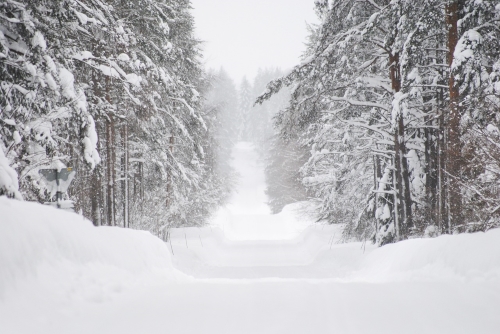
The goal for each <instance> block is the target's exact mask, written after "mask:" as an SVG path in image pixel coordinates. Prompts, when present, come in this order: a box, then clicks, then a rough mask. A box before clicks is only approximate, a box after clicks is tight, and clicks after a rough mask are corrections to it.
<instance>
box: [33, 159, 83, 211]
mask: <svg viewBox="0 0 500 334" xmlns="http://www.w3.org/2000/svg"><path fill="white" fill-rule="evenodd" d="M38 173H39V174H40V175H41V176H42V178H43V181H44V183H45V185H46V186H47V189H48V190H49V191H50V193H51V195H52V196H54V194H55V195H56V201H57V207H58V208H61V201H62V194H64V193H65V192H66V191H68V188H69V186H70V185H71V182H72V181H73V179H74V178H75V175H76V169H74V168H71V167H68V168H61V169H40V170H39V171H38Z"/></svg>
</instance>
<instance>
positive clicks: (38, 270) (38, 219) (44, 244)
mask: <svg viewBox="0 0 500 334" xmlns="http://www.w3.org/2000/svg"><path fill="white" fill-rule="evenodd" d="M158 275H159V276H160V277H162V278H167V279H170V278H173V277H174V269H173V267H172V262H171V259H170V254H169V249H168V248H167V247H166V246H165V244H164V243H163V242H162V241H161V240H159V239H158V238H156V237H154V236H152V235H151V234H149V233H148V232H142V231H135V230H127V229H121V228H115V227H99V228H96V227H94V226H93V225H92V223H91V222H90V221H88V220H85V219H84V218H83V217H82V216H80V215H77V214H74V213H70V212H65V211H62V210H57V209H54V208H52V207H47V206H43V205H40V204H37V203H30V202H21V201H16V200H10V199H7V198H6V197H0V299H1V298H2V296H3V295H4V294H5V293H6V292H10V291H14V290H18V289H16V288H15V286H16V285H17V286H22V287H24V286H25V284H23V283H26V282H31V284H32V283H34V282H35V283H36V284H40V285H42V286H45V288H46V289H49V290H52V288H54V289H55V290H54V291H59V290H60V289H61V288H64V289H66V290H68V291H70V290H79V291H80V292H81V293H83V294H87V297H90V298H100V297H102V294H105V293H106V291H104V290H106V289H108V288H109V289H111V290H117V289H118V290H119V289H121V288H123V287H124V286H126V285H128V284H133V283H134V282H139V280H141V279H142V278H144V277H152V276H154V277H158ZM85 290H87V291H85ZM90 292H91V293H90ZM89 293H90V294H91V295H92V296H89V295H88V294H89Z"/></svg>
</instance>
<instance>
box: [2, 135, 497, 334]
mask: <svg viewBox="0 0 500 334" xmlns="http://www.w3.org/2000/svg"><path fill="white" fill-rule="evenodd" d="M234 158H235V159H234V164H235V167H236V168H237V170H238V171H239V173H240V174H241V182H240V184H239V188H238V192H237V193H236V194H235V195H234V196H233V198H232V200H231V203H230V204H229V205H228V206H227V207H225V208H223V209H221V210H220V212H219V213H218V215H217V216H216V217H215V218H214V221H213V224H212V226H210V227H205V228H181V229H175V230H173V231H171V241H170V243H169V244H167V245H166V246H165V244H163V243H162V242H160V241H159V240H157V239H155V238H154V237H152V236H150V235H148V234H146V233H141V232H136V231H129V230H123V229H117V228H99V229H95V228H93V227H92V226H90V224H87V225H85V224H84V223H83V222H82V221H81V218H79V217H78V216H76V215H70V214H66V213H64V214H60V213H59V212H57V219H54V216H51V219H50V221H49V219H47V220H46V221H37V222H36V224H35V225H33V224H31V223H29V221H30V219H31V220H33V219H34V218H33V215H34V214H33V213H30V211H31V212H35V211H36V212H35V213H36V217H43V216H44V215H47V214H51V215H55V214H54V211H53V210H54V209H51V208H45V207H40V206H37V205H35V204H29V205H28V204H25V203H19V202H12V201H9V200H6V199H0V211H2V210H3V211H2V212H7V213H9V212H11V213H12V214H11V216H9V215H8V214H7V221H8V222H9V221H12V223H10V225H9V224H6V225H3V224H0V241H1V242H3V243H1V242H0V333H2V334H4V333H5V334H17V333H30V334H32V333H50V334H54V333H56V334H57V333H61V334H63V333H71V334H73V333H75V334H78V333H82V334H83V333H85V334H88V333H119V334H128V333H148V334H156V333H169V334H180V333H186V334H191V333H192V334H195V333H203V334H205V333H206V334H211V333H214V334H247V333H248V334H266V333H269V334H285V333H286V334H299V333H300V334H309V333H310V334H323V333H328V334H330V333H335V334H342V333H370V334H372V333H373V334H374V333H384V334H388V333H398V334H405V333H418V334H422V333H425V334H428V333H453V334H459V333H464V334H466V333H467V334H469V333H478V334H490V333H491V334H493V333H495V334H496V333H498V332H499V328H500V316H499V314H500V231H490V232H488V233H478V234H475V235H459V236H443V237H440V238H437V239H420V240H410V241H406V242H401V243H398V244H395V245H389V246H385V247H383V248H375V247H374V246H372V245H369V244H362V243H348V244H340V243H338V242H337V241H338V239H339V237H340V228H339V227H336V226H323V225H317V224H314V225H312V224H311V221H309V220H308V218H307V211H308V210H310V207H308V206H307V205H305V204H303V203H302V204H300V203H299V204H295V205H292V206H288V207H286V208H285V210H284V211H283V212H282V213H281V214H279V215H274V216H273V215H271V214H270V212H269V209H268V208H267V206H266V205H265V200H266V198H265V194H264V189H265V183H264V174H263V169H262V166H261V165H260V164H259V163H258V159H257V155H256V153H255V151H254V150H253V148H252V147H251V145H249V144H246V143H240V144H238V145H237V147H236V150H235V154H234ZM21 209H24V210H23V213H22V214H20V213H19V212H20V211H21ZM50 210H52V211H50ZM30 215H31V216H30ZM75 217H76V218H78V219H80V221H79V222H78V223H76V222H72V223H71V224H68V223H67V220H75V219H76V218H75ZM53 220H59V221H60V222H53ZM46 226H48V227H49V228H47V227H46ZM2 228H3V229H2ZM110 240H113V241H110Z"/></svg>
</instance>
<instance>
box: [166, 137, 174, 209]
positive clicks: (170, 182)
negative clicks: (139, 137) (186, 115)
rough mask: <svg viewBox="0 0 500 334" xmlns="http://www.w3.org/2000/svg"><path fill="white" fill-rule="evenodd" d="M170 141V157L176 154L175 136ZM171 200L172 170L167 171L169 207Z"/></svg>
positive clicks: (167, 201) (167, 204) (167, 202)
mask: <svg viewBox="0 0 500 334" xmlns="http://www.w3.org/2000/svg"><path fill="white" fill-rule="evenodd" d="M168 141H169V144H170V145H169V148H168V149H169V151H170V155H172V154H173V152H174V143H175V138H174V136H173V135H171V136H170V138H169V139H168ZM171 200H172V172H171V171H170V170H167V200H166V203H165V204H166V206H167V207H168V206H169V205H170V202H171Z"/></svg>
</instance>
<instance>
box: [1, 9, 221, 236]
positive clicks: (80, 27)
mask: <svg viewBox="0 0 500 334" xmlns="http://www.w3.org/2000/svg"><path fill="white" fill-rule="evenodd" d="M0 81H1V88H0V92H1V93H0V123H1V124H0V136H1V137H0V194H6V195H8V196H11V197H18V198H21V197H23V198H24V199H26V200H32V201H39V202H46V201H49V200H50V199H51V197H52V196H53V195H54V194H49V193H48V192H47V190H46V188H45V187H44V184H43V182H42V180H41V178H40V175H39V174H38V171H39V169H41V168H60V167H61V166H68V167H73V168H75V169H76V170H77V176H76V178H75V181H74V182H73V185H72V187H71V188H70V191H69V198H70V199H71V200H73V201H74V202H75V210H76V211H77V212H82V213H83V215H84V216H86V217H88V218H90V219H91V220H92V221H93V222H94V224H96V225H119V226H126V227H128V226H130V227H134V228H141V229H147V230H150V231H152V232H153V233H155V234H157V235H160V236H162V235H164V234H165V233H166V231H167V229H168V228H169V227H172V226H175V225H199V224H202V223H203V222H204V220H205V219H206V217H208V216H209V213H210V212H211V211H212V210H214V209H215V208H216V207H217V206H219V205H220V204H221V203H222V202H223V201H224V199H225V198H226V197H227V187H228V186H227V182H228V180H227V179H226V178H225V176H221V174H220V173H218V172H217V169H216V168H215V166H216V165H217V164H219V163H220V162H219V161H218V160H217V152H215V151H214V149H213V148H214V147H218V144H217V141H218V140H219V139H218V137H217V133H218V132H219V131H220V125H219V124H218V123H217V116H216V114H217V113H218V112H219V109H217V108H212V107H210V106H208V105H207V103H206V102H204V99H203V96H204V94H206V93H207V92H208V91H209V90H210V89H212V87H211V85H212V83H211V82H210V79H209V77H208V76H206V75H205V74H204V72H203V70H202V67H201V64H200V49H199V41H198V40H196V38H195V37H194V36H193V17H192V16H191V13H190V1H189V0H126V1H125V0H106V1H104V0H39V1H29V0H18V1H11V0H4V1H2V2H1V3H0Z"/></svg>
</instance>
